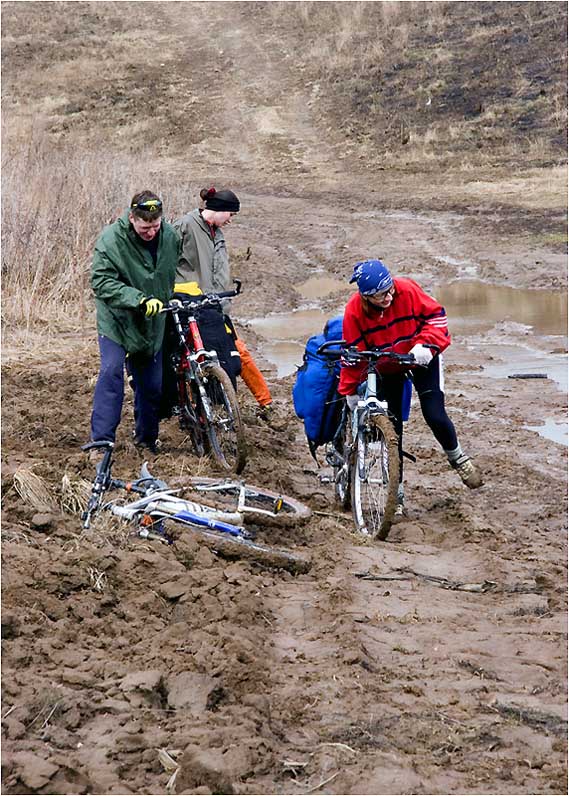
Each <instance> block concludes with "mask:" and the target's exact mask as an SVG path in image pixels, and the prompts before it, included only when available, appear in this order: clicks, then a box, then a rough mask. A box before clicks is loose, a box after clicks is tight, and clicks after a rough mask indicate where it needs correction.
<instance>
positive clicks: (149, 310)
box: [140, 298, 164, 318]
mask: <svg viewBox="0 0 569 796" xmlns="http://www.w3.org/2000/svg"><path fill="white" fill-rule="evenodd" d="M140 304H141V307H142V308H143V309H144V315H145V317H146V318H151V317H152V316H153V315H156V314H157V313H159V312H160V310H162V309H164V302H163V301H160V299H157V298H144V299H142V301H141V302H140Z"/></svg>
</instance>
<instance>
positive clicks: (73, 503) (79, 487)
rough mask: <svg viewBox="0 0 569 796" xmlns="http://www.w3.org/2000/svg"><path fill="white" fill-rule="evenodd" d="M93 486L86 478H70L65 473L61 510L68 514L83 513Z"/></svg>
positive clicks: (62, 484) (62, 480) (62, 481)
mask: <svg viewBox="0 0 569 796" xmlns="http://www.w3.org/2000/svg"><path fill="white" fill-rule="evenodd" d="M91 487H92V485H91V482H90V481H87V480H86V479H85V478H70V477H69V476H68V475H67V473H65V475H64V476H63V478H62V479H61V497H60V505H61V510H62V511H65V512H67V513H68V514H81V513H82V512H83V511H85V509H86V508H87V502H88V500H89V496H90V494H91Z"/></svg>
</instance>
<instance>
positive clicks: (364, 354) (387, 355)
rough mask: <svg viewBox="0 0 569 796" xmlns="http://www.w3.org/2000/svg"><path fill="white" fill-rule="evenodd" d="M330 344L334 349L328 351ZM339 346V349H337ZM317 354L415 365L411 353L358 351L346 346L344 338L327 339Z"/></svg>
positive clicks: (352, 360)
mask: <svg viewBox="0 0 569 796" xmlns="http://www.w3.org/2000/svg"><path fill="white" fill-rule="evenodd" d="M332 346H336V350H335V351H329V350H328V349H330V348H331V347H332ZM338 348H340V350H338ZM316 353H317V354H320V355H321V356H325V357H329V358H330V359H340V358H342V359H346V360H348V361H351V362H357V361H359V360H361V359H365V360H367V361H368V362H378V361H379V360H380V359H391V360H393V361H395V362H397V363H399V364H400V365H407V366H411V365H415V364H417V363H416V360H415V356H414V355H413V354H397V353H395V351H359V350H358V349H357V348H355V347H354V346H346V341H345V340H328V341H327V342H325V343H322V345H321V346H319V347H318V349H317V351H316Z"/></svg>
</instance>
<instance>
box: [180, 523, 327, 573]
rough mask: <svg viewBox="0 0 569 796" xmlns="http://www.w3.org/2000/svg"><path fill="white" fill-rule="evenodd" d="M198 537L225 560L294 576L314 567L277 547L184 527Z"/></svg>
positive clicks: (193, 527) (308, 561) (192, 527)
mask: <svg viewBox="0 0 569 796" xmlns="http://www.w3.org/2000/svg"><path fill="white" fill-rule="evenodd" d="M176 528H177V531H176V533H177V534H179V533H180V525H177V526H176ZM185 531H188V532H189V533H192V534H194V535H195V536H197V537H198V538H199V539H200V541H203V543H204V544H205V545H206V546H207V547H209V548H210V549H211V550H213V551H214V552H216V553H218V554H219V555H220V556H222V557H223V558H229V559H235V558H241V559H244V560H247V561H254V562H255V563H257V564H262V565H263V566H266V567H270V568H272V569H286V570H287V571H288V572H292V573H293V574H294V575H299V574H303V573H305V572H308V570H309V569H310V567H311V566H312V562H311V561H310V559H309V558H305V557H304V556H301V555H298V554H296V553H291V552H289V551H288V550H281V549H279V548H277V547H269V546H268V545H263V544H260V543H259V542H255V541H253V540H252V539H243V538H242V537H235V536H230V535H229V534H225V533H221V532H219V531H213V530H210V529H209V528H201V527H198V526H193V525H184V527H183V531H182V532H185Z"/></svg>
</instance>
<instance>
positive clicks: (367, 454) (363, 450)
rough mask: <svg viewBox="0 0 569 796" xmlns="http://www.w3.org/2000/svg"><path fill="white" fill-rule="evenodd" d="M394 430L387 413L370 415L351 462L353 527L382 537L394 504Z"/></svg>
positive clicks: (396, 472) (396, 458)
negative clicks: (354, 525)
mask: <svg viewBox="0 0 569 796" xmlns="http://www.w3.org/2000/svg"><path fill="white" fill-rule="evenodd" d="M398 480H399V451H398V447H397V434H396V433H395V429H394V428H393V425H392V424H391V421H390V420H389V418H388V417H386V415H370V416H369V418H368V420H367V422H366V425H365V427H364V429H363V430H362V431H360V433H358V438H357V442H356V455H355V458H354V462H353V465H352V483H351V487H352V512H353V516H354V521H355V524H356V528H357V529H358V530H359V531H360V533H363V534H364V535H366V536H371V537H372V538H374V539H381V540H384V539H386V538H387V534H388V533H389V529H390V528H391V524H392V522H393V517H394V514H395V508H396V505H397V486H398Z"/></svg>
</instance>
